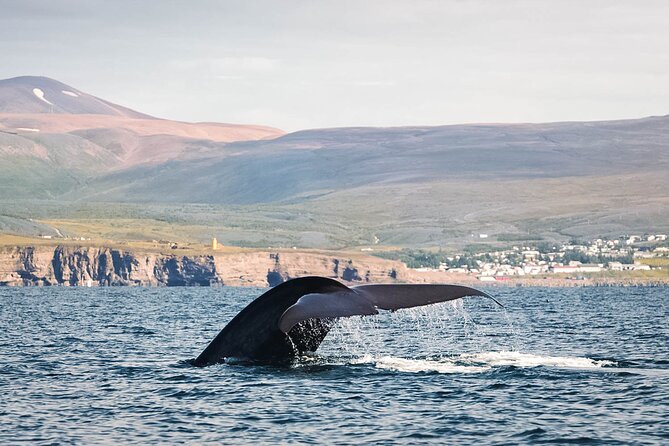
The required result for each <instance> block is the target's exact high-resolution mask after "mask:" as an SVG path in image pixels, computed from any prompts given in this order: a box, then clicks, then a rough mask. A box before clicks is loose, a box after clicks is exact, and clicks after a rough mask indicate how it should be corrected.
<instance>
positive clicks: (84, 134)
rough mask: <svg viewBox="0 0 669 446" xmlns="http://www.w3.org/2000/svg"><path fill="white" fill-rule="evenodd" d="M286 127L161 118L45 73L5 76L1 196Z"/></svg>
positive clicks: (215, 150)
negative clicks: (60, 80) (192, 121)
mask: <svg viewBox="0 0 669 446" xmlns="http://www.w3.org/2000/svg"><path fill="white" fill-rule="evenodd" d="M282 134H283V132H281V131H280V130H277V129H273V128H270V127H263V126H254V125H237V124H222V123H187V122H177V121H170V120H165V119H157V118H153V117H151V116H148V115H146V114H143V113H139V112H136V111H134V110H130V109H128V108H125V107H122V106H119V105H116V104H112V103H111V102H108V101H105V100H103V99H100V98H97V97H95V96H92V95H89V94H86V93H84V92H82V91H80V90H78V89H76V88H73V87H70V86H68V85H66V84H63V83H61V82H58V81H56V80H53V79H49V78H44V77H34V76H24V77H18V78H13V79H7V80H0V180H1V181H0V198H9V199H27V198H42V199H61V198H63V196H64V194H66V193H68V192H70V193H74V194H78V190H79V188H80V187H81V186H83V185H85V184H86V183H87V182H88V181H89V180H90V179H91V178H95V177H98V176H101V175H105V174H108V173H110V172H114V171H116V170H123V169H127V168H130V167H132V166H134V165H137V164H144V165H158V164H161V163H164V162H167V161H171V160H188V159H194V158H199V157H209V156H220V155H221V153H222V151H223V147H224V145H225V143H229V142H234V141H244V140H256V139H265V138H274V137H277V136H280V135H282Z"/></svg>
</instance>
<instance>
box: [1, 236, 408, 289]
mask: <svg viewBox="0 0 669 446" xmlns="http://www.w3.org/2000/svg"><path fill="white" fill-rule="evenodd" d="M307 275H319V276H325V277H331V278H334V279H338V280H341V281H343V282H347V283H374V282H394V281H406V280H407V270H406V267H405V266H404V265H403V264H402V263H399V262H393V261H388V260H383V259H377V258H375V257H370V256H360V257H355V258H350V257H346V256H331V255H327V254H317V253H303V252H248V253H239V254H221V255H196V256H178V255H173V254H161V253H149V254H147V253H143V254H140V253H132V252H128V251H122V250H117V249H111V248H105V247H70V246H58V247H56V248H49V247H13V248H5V249H3V250H0V286H2V285H5V286H32V285H35V286H49V285H64V286H132V285H144V286H212V285H213V286H217V285H229V286H274V285H277V284H279V283H281V282H284V281H285V280H288V279H291V278H295V277H301V276H307Z"/></svg>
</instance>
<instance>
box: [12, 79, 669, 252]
mask: <svg viewBox="0 0 669 446" xmlns="http://www.w3.org/2000/svg"><path fill="white" fill-rule="evenodd" d="M20 79H23V80H22V81H21V82H20V83H19V82H18V81H16V80H9V81H12V82H10V83H7V82H8V81H3V82H4V83H3V84H2V85H3V88H4V89H5V90H2V91H4V93H2V95H0V97H2V98H7V97H11V96H12V95H14V96H15V97H21V98H24V99H23V101H24V103H25V104H30V107H32V106H33V102H34V101H35V100H36V101H37V102H38V103H37V105H38V106H40V107H41V106H42V104H40V102H43V101H42V100H41V99H40V98H35V99H34V98H31V97H30V94H32V95H33V96H35V94H34V92H32V89H34V88H40V89H41V90H42V91H43V92H44V98H45V99H47V100H49V101H50V102H52V103H54V104H57V105H58V107H60V109H62V110H65V109H66V108H65V103H64V102H57V101H56V100H55V99H54V100H53V101H51V99H50V98H53V97H54V92H58V91H60V92H61V95H63V96H67V97H68V98H72V99H75V97H74V96H70V95H67V94H62V91H70V92H72V93H76V94H79V92H78V90H75V89H73V88H71V87H68V86H64V84H60V83H57V82H56V81H50V80H48V81H49V82H47V80H45V81H44V82H45V83H37V82H33V81H31V80H30V79H35V78H20ZM26 79H28V80H26ZM37 79H42V78H37ZM31 82H33V83H31ZM47 84H48V85H49V87H48V88H47ZM7 85H20V86H21V87H20V88H19V87H15V89H14V90H12V91H13V93H11V94H10V93H7V91H10V90H11V89H9V90H8V89H7V88H8V87H7ZM35 85H36V86H37V87H36V86H35ZM31 86H32V89H31V88H30V87H31ZM42 87H43V88H42ZM26 91H27V92H28V93H30V94H28V93H26ZM31 92H32V93H31ZM56 96H57V95H56ZM91 98H92V97H91ZM100 101H101V100H100ZM102 102H103V103H104V104H107V105H109V106H110V107H117V106H113V104H110V103H107V102H104V101H102ZM0 103H2V102H0ZM19 105H20V104H19V103H17V104H10V105H3V107H4V108H3V110H10V109H12V110H21V112H20V113H17V112H13V113H0V205H1V206H3V207H4V209H5V210H6V211H5V212H4V214H5V215H6V216H7V218H10V217H11V220H7V221H11V225H9V223H8V224H7V225H6V227H13V228H16V227H21V225H20V221H21V219H22V218H28V217H30V218H37V219H40V220H53V219H54V218H57V219H59V220H58V221H59V225H61V226H59V227H60V228H61V229H63V230H65V229H67V228H68V227H69V228H71V231H74V232H75V233H80V232H81V231H84V232H85V231H87V229H86V228H87V225H86V224H79V223H75V222H74V220H77V221H80V220H87V219H89V220H90V219H96V223H95V224H96V225H102V224H104V225H107V226H104V229H101V231H102V232H101V234H104V235H105V237H106V236H111V235H110V234H115V235H114V236H116V237H128V238H140V239H141V238H148V239H151V238H157V237H159V235H157V234H158V233H160V234H164V232H161V231H166V232H167V233H168V234H169V233H172V232H173V231H175V229H174V228H175V227H177V228H179V229H178V231H177V232H180V233H181V234H182V236H184V237H186V238H190V239H197V240H205V239H207V238H209V237H211V235H212V234H216V235H217V236H218V237H219V240H221V241H223V242H224V243H230V244H239V245H246V246H249V245H257V246H268V245H269V246H278V245H283V246H292V245H296V246H297V245H299V246H307V247H315V248H321V247H327V248H331V247H343V246H355V245H368V244H373V243H376V242H378V243H380V244H382V245H393V246H395V245H399V246H443V245H445V244H449V243H455V244H459V245H464V244H467V243H472V242H476V241H477V240H478V237H479V236H478V234H486V235H487V236H488V237H486V238H485V241H486V242H499V243H501V242H504V241H513V240H537V239H546V240H554V239H560V240H564V239H567V238H571V237H596V236H599V235H614V236H615V235H621V234H624V233H629V232H644V231H650V230H657V231H661V232H666V231H668V230H669V179H668V178H669V177H668V176H667V174H666V172H667V171H669V117H667V116H660V117H648V118H641V119H629V120H618V121H600V122H558V123H543V124H527V123H524V124H470V125H449V126H436V127H420V126H414V127H394V128H371V127H358V128H335V129H313V130H305V131H299V132H294V133H290V134H285V135H284V134H282V133H281V132H280V131H278V130H276V129H271V128H268V127H260V126H239V125H230V124H212V123H199V124H190V123H183V122H175V121H167V120H161V119H156V118H150V117H137V116H135V117H133V116H129V115H122V114H114V115H112V114H109V115H101V114H91V113H87V114H76V113H75V112H68V113H65V112H60V113H56V112H54V113H44V112H39V113H37V112H34V111H30V112H28V111H26V110H28V108H29V107H28V105H21V106H19ZM21 107H25V108H23V109H22V108H21ZM67 109H68V110H75V109H74V108H67ZM79 110H84V109H83V108H82V109H79ZM86 110H90V109H88V108H86ZM114 110H116V111H117V112H118V113H121V112H122V110H126V112H124V113H130V112H131V111H129V110H127V109H119V108H114ZM109 113H112V112H111V111H110V112H109ZM132 113H137V112H132ZM142 116H144V115H142ZM35 200H40V201H35ZM27 201H30V202H31V203H32V204H31V206H32V207H31V212H27V211H22V210H21V209H23V207H25V206H24V203H25V202H27ZM111 203H113V206H112V205H111ZM110 209H113V212H111V211H110ZM0 214H3V212H0ZM116 218H122V219H124V221H126V222H129V221H132V222H134V223H133V229H132V230H130V229H128V230H127V231H125V232H123V229H122V228H120V227H119V225H114V224H113V223H112V222H113V221H114V219H116ZM102 221H104V223H101V222H102ZM146 222H150V223H149V224H145V223H146ZM164 224H169V225H176V226H169V228H168V227H167V226H164ZM67 225H69V226H67ZM25 227H26V228H28V227H31V228H32V227H34V224H33V223H32V220H31V221H30V224H27V223H26V224H25ZM96 227H99V226H96ZM73 228H74V229H73ZM119 231H120V232H119ZM152 231H153V232H152ZM152 234H153V235H152ZM162 236H163V235H160V237H162Z"/></svg>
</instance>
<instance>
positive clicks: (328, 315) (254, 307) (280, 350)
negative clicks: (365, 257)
mask: <svg viewBox="0 0 669 446" xmlns="http://www.w3.org/2000/svg"><path fill="white" fill-rule="evenodd" d="M465 296H483V297H487V298H489V299H492V300H493V301H495V303H497V304H498V305H501V304H500V303H499V302H497V301H496V300H495V299H494V298H492V297H491V296H489V295H488V294H486V293H484V292H482V291H478V290H475V289H474V288H469V287H465V286H458V285H403V284H401V285H397V284H387V285H386V284H380V285H359V286H355V287H351V288H349V287H347V286H346V285H344V284H342V283H340V282H337V281H336V280H332V279H328V278H325V277H302V278H299V279H293V280H289V281H287V282H284V283H282V284H280V285H277V286H276V287H274V288H272V289H271V290H269V291H267V292H266V293H265V294H263V295H262V296H260V297H258V298H257V299H256V300H254V301H253V302H251V303H250V304H249V305H248V306H247V307H246V308H244V309H243V310H242V311H241V312H240V313H239V314H238V315H237V316H235V317H234V318H233V319H232V320H231V321H230V322H229V323H228V325H226V326H225V328H223V330H221V332H220V333H219V334H218V335H217V336H216V337H215V338H214V340H213V341H211V343H210V344H209V345H208V346H207V348H205V349H204V351H203V352H202V353H201V354H200V356H198V357H197V358H196V359H195V360H194V361H193V364H194V365H196V366H206V365H210V364H216V363H220V362H223V361H225V358H244V359H250V360H263V361H274V360H283V359H287V358H291V357H294V356H297V355H301V354H303V353H305V352H308V351H316V349H317V348H318V346H319V345H320V344H321V342H323V339H324V338H325V336H326V335H327V334H328V331H329V330H330V328H331V327H332V325H333V324H334V320H335V319H336V318H339V317H347V316H357V315H362V316H364V315H372V314H378V312H379V311H378V310H379V309H381V310H399V309H401V308H411V307H418V306H421V305H429V304H435V303H439V302H446V301H449V300H454V299H459V298H461V297H465Z"/></svg>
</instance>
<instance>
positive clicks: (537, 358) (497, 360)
mask: <svg viewBox="0 0 669 446" xmlns="http://www.w3.org/2000/svg"><path fill="white" fill-rule="evenodd" d="M351 363H352V364H374V365H375V366H376V367H377V368H379V369H388V370H395V371H398V372H411V373H416V372H438V373H481V372H486V371H488V370H491V369H492V368H493V367H504V366H513V367H521V368H527V367H541V366H543V367H557V368H568V369H593V368H600V367H604V366H614V365H615V363H614V362H613V361H606V360H602V361H598V360H594V359H590V358H584V357H573V356H543V355H534V354H531V353H522V352H513V351H499V352H483V353H463V354H461V355H459V356H455V357H451V358H443V359H439V360H430V359H409V358H398V357H394V356H380V357H375V356H373V355H363V356H361V357H360V358H357V359H354V360H353V361H351Z"/></svg>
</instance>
